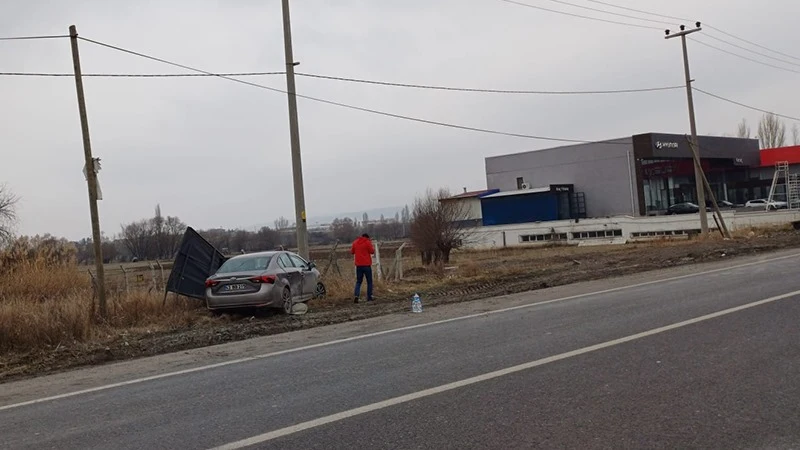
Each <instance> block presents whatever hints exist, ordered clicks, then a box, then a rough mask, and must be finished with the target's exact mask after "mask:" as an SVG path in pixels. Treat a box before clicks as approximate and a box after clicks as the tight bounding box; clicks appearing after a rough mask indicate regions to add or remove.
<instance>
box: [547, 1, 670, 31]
mask: <svg viewBox="0 0 800 450" xmlns="http://www.w3.org/2000/svg"><path fill="white" fill-rule="evenodd" d="M547 1H549V2H553V3H559V4H561V5H567V6H572V7H575V8H581V9H585V10H588V11H595V12H599V13H603V14H609V15H612V16H617V17H624V18H626V19H634V20H642V21H644V22H650V23H657V24H660V25H667V26H671V25H674V24H673V23H672V22H664V21H661V20H653V19H645V18H643V17H636V16H631V15H629V14H620V13H615V12H613V11H608V10H605V9H599V8H592V7H591V6H583V5H578V4H576V3H570V2H565V1H563V0H547Z"/></svg>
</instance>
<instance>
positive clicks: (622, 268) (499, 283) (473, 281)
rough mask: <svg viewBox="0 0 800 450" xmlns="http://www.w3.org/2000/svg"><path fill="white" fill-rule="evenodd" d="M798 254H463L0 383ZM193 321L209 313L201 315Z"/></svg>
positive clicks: (725, 245)
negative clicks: (391, 278)
mask: <svg viewBox="0 0 800 450" xmlns="http://www.w3.org/2000/svg"><path fill="white" fill-rule="evenodd" d="M798 247H800V232H797V231H793V230H780V231H771V232H764V231H761V232H759V234H758V235H756V234H753V233H750V234H749V235H745V236H743V237H738V238H735V239H732V240H727V241H724V240H721V239H714V238H712V239H708V240H689V241H677V242H666V241H658V242H650V243H638V244H628V245H619V246H603V247H549V248H529V249H506V250H496V251H492V252H462V253H460V254H458V255H456V257H455V258H454V263H453V266H452V267H449V268H443V269H440V270H425V269H420V268H416V269H412V270H410V271H409V272H408V273H407V274H406V276H405V279H404V280H403V281H402V282H400V283H393V284H389V285H387V286H386V288H385V289H384V295H383V296H382V297H380V298H378V300H377V301H376V302H374V303H370V304H366V303H360V304H353V303H352V300H351V299H349V298H348V299H330V298H329V299H324V300H321V301H317V302H314V301H312V302H311V303H310V304H309V311H308V312H307V313H306V314H304V315H300V316H287V315H283V314H281V313H278V312H269V311H267V312H258V311H252V312H251V311H246V312H244V313H243V314H239V315H230V316H228V315H225V316H222V317H219V318H211V317H209V320H208V321H202V322H200V323H199V324H198V325H196V326H194V327H192V328H181V329H174V330H169V331H163V332H151V331H149V330H146V329H142V330H132V331H130V332H128V333H126V334H123V335H121V336H118V337H113V338H110V339H109V340H107V341H105V342H91V343H85V344H73V345H70V346H64V347H60V348H53V349H48V350H45V351H37V352H31V353H15V354H6V355H0V383H5V382H9V381H13V380H17V379H21V378H29V377H32V376H39V375H44V374H48V373H53V372H58V371H63V370H67V369H71V368H76V367H80V366H87V365H96V364H103V363H107V362H111V361H119V360H126V359H134V358H140V357H145V356H153V355H158V354H163V353H170V352H175V351H181V350H187V349H191V348H198V347H204V346H210V345H215V344H221V343H225V342H231V341H237V340H243V339H248V338H252V337H257V336H265V335H274V334H279V333H284V332H288V331H293V330H299V329H305V328H313V327H319V326H324V325H331V324H336V323H342V322H349V321H356V320H362V319H367V318H371V317H376V316H382V315H387V314H394V313H400V312H407V311H409V310H410V302H409V299H410V296H412V295H413V293H414V292H419V294H420V296H421V297H422V300H423V305H424V307H425V308H431V307H436V306H438V305H443V304H448V303H456V302H466V301H473V300H479V299H485V298H489V297H495V296H500V295H506V294H512V293H519V292H526V291H532V290H537V289H543V288H547V287H552V286H559V285H565V284H570V283H576V282H581V281H590V280H597V279H604V278H611V277H616V276H621V275H628V274H633V273H640V272H647V271H651V270H657V269H663V268H668V267H674V266H681V265H687V264H695V263H701V262H710V261H716V260H720V259H725V258H735V257H737V256H744V255H753V254H756V253H764V252H769V251H774V250H781V249H787V248H798ZM197 314H204V315H205V314H208V313H207V312H205V311H204V310H202V309H198V312H197Z"/></svg>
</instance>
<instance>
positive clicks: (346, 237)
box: [331, 217, 358, 242]
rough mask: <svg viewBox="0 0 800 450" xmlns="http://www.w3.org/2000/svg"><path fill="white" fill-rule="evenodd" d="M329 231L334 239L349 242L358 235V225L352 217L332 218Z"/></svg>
mask: <svg viewBox="0 0 800 450" xmlns="http://www.w3.org/2000/svg"><path fill="white" fill-rule="evenodd" d="M331 233H332V234H333V237H334V238H335V239H338V240H339V241H342V242H350V241H352V240H353V239H355V238H356V236H358V227H357V226H356V223H355V221H354V220H353V219H351V218H349V217H345V218H344V219H334V220H333V222H332V223H331Z"/></svg>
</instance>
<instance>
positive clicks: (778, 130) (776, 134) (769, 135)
mask: <svg viewBox="0 0 800 450" xmlns="http://www.w3.org/2000/svg"><path fill="white" fill-rule="evenodd" d="M758 139H759V140H760V141H761V148H778V147H783V146H784V145H786V125H785V124H784V123H783V122H782V121H781V119H779V118H778V116H776V115H775V114H772V113H767V114H764V117H762V118H761V122H760V123H759V124H758Z"/></svg>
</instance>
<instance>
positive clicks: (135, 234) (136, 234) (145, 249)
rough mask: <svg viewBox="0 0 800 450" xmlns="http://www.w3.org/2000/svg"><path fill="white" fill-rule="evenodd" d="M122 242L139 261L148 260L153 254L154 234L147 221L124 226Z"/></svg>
mask: <svg viewBox="0 0 800 450" xmlns="http://www.w3.org/2000/svg"><path fill="white" fill-rule="evenodd" d="M120 237H121V238H122V242H123V243H124V244H125V247H126V248H127V249H128V251H130V252H131V254H132V255H133V256H134V257H135V258H137V259H147V258H148V257H149V256H150V253H151V243H152V234H151V227H150V221H149V220H147V219H143V220H140V221H138V222H133V223H129V224H127V225H122V233H121V234H120Z"/></svg>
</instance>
